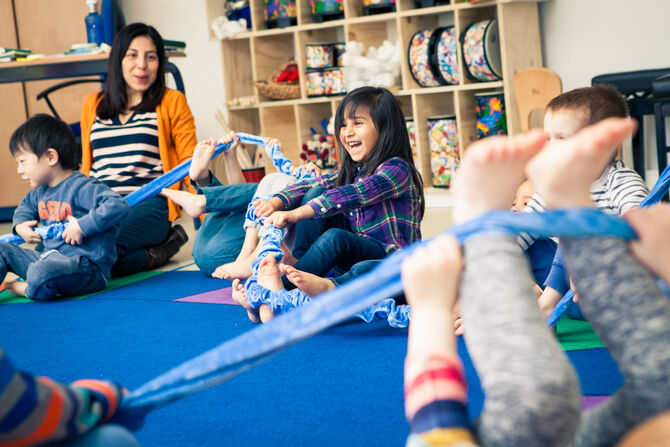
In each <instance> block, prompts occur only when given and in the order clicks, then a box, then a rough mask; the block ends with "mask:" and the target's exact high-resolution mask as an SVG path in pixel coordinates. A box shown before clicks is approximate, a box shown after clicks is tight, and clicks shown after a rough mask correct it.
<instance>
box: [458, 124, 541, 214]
mask: <svg viewBox="0 0 670 447" xmlns="http://www.w3.org/2000/svg"><path fill="white" fill-rule="evenodd" d="M546 142H547V138H546V137H545V135H544V134H543V133H542V132H540V131H532V132H530V133H528V134H525V135H518V136H513V137H490V138H485V139H483V140H480V141H478V142H476V143H474V144H473V145H472V146H470V147H469V148H468V150H467V151H465V156H464V157H463V161H462V162H461V165H460V167H459V169H458V172H457V173H456V176H455V178H454V186H453V190H454V212H453V218H454V222H456V223H461V222H465V221H468V220H470V219H472V218H474V217H476V216H478V215H480V214H483V213H485V212H487V211H491V210H495V209H508V208H509V204H510V203H511V202H512V199H513V198H514V194H515V193H516V189H517V187H518V186H519V185H520V184H521V182H523V180H524V178H525V175H524V168H525V166H526V163H528V161H529V160H530V159H531V158H533V156H535V155H536V154H537V153H538V152H539V151H540V149H542V147H543V146H544V145H545V143H546Z"/></svg>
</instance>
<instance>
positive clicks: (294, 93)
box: [254, 61, 300, 99]
mask: <svg viewBox="0 0 670 447" xmlns="http://www.w3.org/2000/svg"><path fill="white" fill-rule="evenodd" d="M254 85H255V86H256V88H257V89H258V91H259V92H260V93H261V95H263V96H265V97H267V98H270V99H295V98H300V84H299V82H298V63H297V62H296V61H289V62H287V63H285V64H284V65H282V66H281V67H279V68H278V69H277V70H276V71H275V72H274V73H272V75H271V76H270V78H269V79H268V80H267V81H255V82H254Z"/></svg>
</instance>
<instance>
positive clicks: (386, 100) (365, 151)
mask: <svg viewBox="0 0 670 447" xmlns="http://www.w3.org/2000/svg"><path fill="white" fill-rule="evenodd" d="M335 135H337V136H338V147H339V152H340V159H341V160H342V166H341V169H340V170H339V172H335V173H332V174H326V175H323V176H321V177H319V178H317V179H314V180H303V181H300V182H298V183H295V184H293V185H290V186H288V187H286V188H285V189H283V190H282V191H280V192H279V193H278V194H276V195H275V196H274V197H272V198H271V199H270V200H267V201H265V200H259V201H257V202H256V203H255V213H256V215H257V216H259V217H267V220H268V221H269V222H271V223H272V224H274V225H275V226H277V227H279V228H284V227H286V226H287V225H290V224H297V225H298V227H297V230H296V231H297V237H298V239H299V241H297V242H296V248H295V250H294V251H293V253H292V254H293V256H294V257H295V258H297V259H298V261H297V263H296V264H295V266H294V267H295V268H296V269H298V270H302V271H306V272H308V273H312V274H315V275H318V276H324V275H326V274H327V273H328V272H329V271H330V270H331V269H332V268H334V267H339V268H341V269H343V270H349V268H350V267H351V266H353V265H354V264H356V263H357V262H360V261H364V260H369V259H381V258H384V257H385V256H386V255H387V254H389V253H391V252H393V251H395V250H398V249H400V248H402V247H405V246H407V245H409V244H411V243H412V242H414V241H416V240H419V239H421V229H420V224H421V219H422V217H423V212H424V198H423V182H422V180H421V175H420V174H419V172H418V171H417V169H416V167H415V166H414V160H413V158H412V152H411V149H410V143H409V135H408V134H407V128H406V125H405V117H404V115H403V113H402V109H401V107H400V104H399V103H398V101H397V100H396V99H395V97H394V96H393V94H391V92H389V91H388V90H386V89H384V88H376V87H361V88H358V89H356V90H353V91H352V92H350V93H349V94H348V95H347V96H346V97H345V98H344V100H343V101H342V103H341V104H340V106H339V107H338V109H337V112H336V117H335ZM312 235H314V236H312ZM283 282H284V286H285V287H286V288H292V287H294V286H293V285H292V284H291V283H290V282H289V281H288V280H287V279H286V278H283Z"/></svg>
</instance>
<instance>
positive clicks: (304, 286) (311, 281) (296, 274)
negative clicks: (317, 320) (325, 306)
mask: <svg viewBox="0 0 670 447" xmlns="http://www.w3.org/2000/svg"><path fill="white" fill-rule="evenodd" d="M279 270H280V271H281V272H282V273H283V274H284V275H286V278H287V279H288V280H289V281H291V283H292V284H293V285H295V286H296V287H297V288H298V289H300V290H302V291H303V292H304V293H305V295H307V296H308V297H310V298H313V297H315V296H317V295H321V294H322V293H324V292H327V291H329V290H331V289H334V288H335V287H336V286H335V284H334V283H333V282H332V281H330V280H329V279H326V278H322V277H320V276H316V275H314V274H312V273H307V272H303V271H302V270H298V269H296V268H294V267H292V266H290V265H286V264H284V263H282V264H279Z"/></svg>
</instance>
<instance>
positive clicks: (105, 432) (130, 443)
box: [50, 424, 140, 447]
mask: <svg viewBox="0 0 670 447" xmlns="http://www.w3.org/2000/svg"><path fill="white" fill-rule="evenodd" d="M50 445H51V446H52V447H66V446H67V447H139V446H140V444H139V442H137V439H135V436H134V435H133V434H132V433H131V432H130V431H128V430H127V429H126V428H124V427H121V426H120V425H112V424H109V425H101V426H100V427H96V428H94V429H93V430H91V431H90V432H88V433H86V434H84V435H82V436H80V437H78V438H75V439H68V440H65V441H61V442H57V443H54V444H50Z"/></svg>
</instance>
